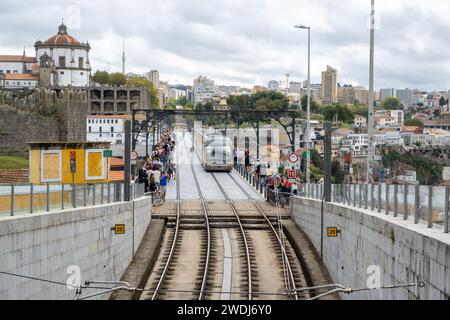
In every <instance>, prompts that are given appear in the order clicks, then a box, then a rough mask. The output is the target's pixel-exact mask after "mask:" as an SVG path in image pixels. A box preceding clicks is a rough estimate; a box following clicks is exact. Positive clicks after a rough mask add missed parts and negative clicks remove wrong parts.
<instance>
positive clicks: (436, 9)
mask: <svg viewBox="0 0 450 320" xmlns="http://www.w3.org/2000/svg"><path fill="white" fill-rule="evenodd" d="M72 6H77V7H78V8H79V12H80V17H79V18H80V20H79V22H80V28H75V29H74V28H72V29H70V30H69V32H70V33H71V34H72V35H73V36H75V37H76V38H77V39H78V40H80V41H83V42H84V41H89V42H90V44H91V46H92V50H91V53H90V58H91V64H92V66H93V68H94V70H97V69H107V68H108V65H109V66H110V69H111V71H119V70H121V55H122V41H123V40H125V43H126V48H127V50H126V52H127V71H131V72H135V73H144V72H146V71H149V70H150V69H158V70H160V73H161V76H162V78H163V79H166V80H170V81H171V82H175V81H177V82H179V83H192V79H193V78H195V77H197V76H198V75H200V74H202V75H206V76H208V77H210V78H212V79H215V80H216V82H218V83H224V84H238V85H245V86H252V85H254V84H266V83H267V82H268V81H269V80H272V79H279V80H283V79H284V75H285V74H286V73H288V72H292V76H293V78H292V79H294V80H298V81H300V80H304V79H305V78H306V74H307V70H306V68H307V63H306V62H307V33H306V31H304V30H299V29H294V28H293V26H294V25H296V24H299V23H302V24H306V25H309V26H311V28H312V34H311V35H312V42H311V45H312V48H311V50H312V78H313V82H320V75H321V71H322V70H324V69H325V68H326V65H331V66H333V67H335V68H337V69H338V72H339V73H338V77H339V82H341V83H357V84H361V85H365V86H367V84H368V60H369V28H368V22H369V12H370V2H369V1H368V0H365V1H361V0H344V1H334V0H316V1H313V0H281V1H271V0H246V1H241V0H221V1H212V0H190V1H183V0H150V1H144V0H132V1H118V0H113V1H106V0H98V1H87V0H81V1H63V0H56V1H50V0H41V1H39V2H36V1H32V0H26V1H20V2H17V1H12V0H2V1H1V2H0V28H1V30H7V32H2V33H1V34H0V53H2V54H14V53H21V52H22V47H23V46H24V45H25V46H27V51H28V53H29V54H31V52H34V48H33V45H34V42H35V41H36V40H38V39H39V40H45V39H47V38H48V37H50V36H51V35H52V34H55V33H56V31H57V26H58V25H59V23H60V21H61V19H62V18H65V21H71V18H73V17H71V16H70V14H69V11H70V8H71V7H72ZM376 8H377V30H376V56H375V59H376V60H375V61H376V67H375V68H376V69H375V70H376V79H375V84H376V87H378V88H380V87H399V88H400V87H411V88H415V87H417V88H423V89H446V88H450V84H449V80H448V79H449V78H450V77H449V76H448V74H449V72H450V70H449V69H450V68H449V66H450V63H449V62H450V61H449V60H450V57H449V55H448V52H450V46H449V44H448V41H447V39H448V38H449V36H450V28H449V25H450V21H449V20H448V19H447V15H448V12H449V9H450V3H448V2H447V1H441V0H428V1H427V2H426V3H424V2H423V1H421V0H410V1H407V0H396V1H389V0H377V1H376Z"/></svg>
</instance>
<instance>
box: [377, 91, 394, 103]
mask: <svg viewBox="0 0 450 320" xmlns="http://www.w3.org/2000/svg"><path fill="white" fill-rule="evenodd" d="M394 97H395V89H394V88H388V89H380V100H381V101H383V100H384V99H385V98H394Z"/></svg>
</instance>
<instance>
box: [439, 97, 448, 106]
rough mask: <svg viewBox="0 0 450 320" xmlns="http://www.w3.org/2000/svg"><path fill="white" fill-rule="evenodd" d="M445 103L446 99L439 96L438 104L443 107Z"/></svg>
mask: <svg viewBox="0 0 450 320" xmlns="http://www.w3.org/2000/svg"><path fill="white" fill-rule="evenodd" d="M445 105H447V100H445V98H444V97H441V99H439V106H441V107H443V106H445Z"/></svg>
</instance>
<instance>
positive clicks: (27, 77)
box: [0, 73, 39, 89]
mask: <svg viewBox="0 0 450 320" xmlns="http://www.w3.org/2000/svg"><path fill="white" fill-rule="evenodd" d="M38 83H39V76H36V75H33V74H30V73H17V74H16V73H8V74H5V79H4V83H3V84H1V83H0V87H2V86H3V87H4V88H6V89H19V88H28V89H33V88H36V87H37V86H38Z"/></svg>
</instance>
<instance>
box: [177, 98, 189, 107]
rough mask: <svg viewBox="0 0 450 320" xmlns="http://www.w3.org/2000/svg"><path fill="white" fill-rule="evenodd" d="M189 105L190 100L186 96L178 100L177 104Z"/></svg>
mask: <svg viewBox="0 0 450 320" xmlns="http://www.w3.org/2000/svg"><path fill="white" fill-rule="evenodd" d="M188 103H189V100H188V98H187V97H186V96H181V97H180V99H178V100H177V104H178V105H180V106H183V107H184V106H186V104H188Z"/></svg>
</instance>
